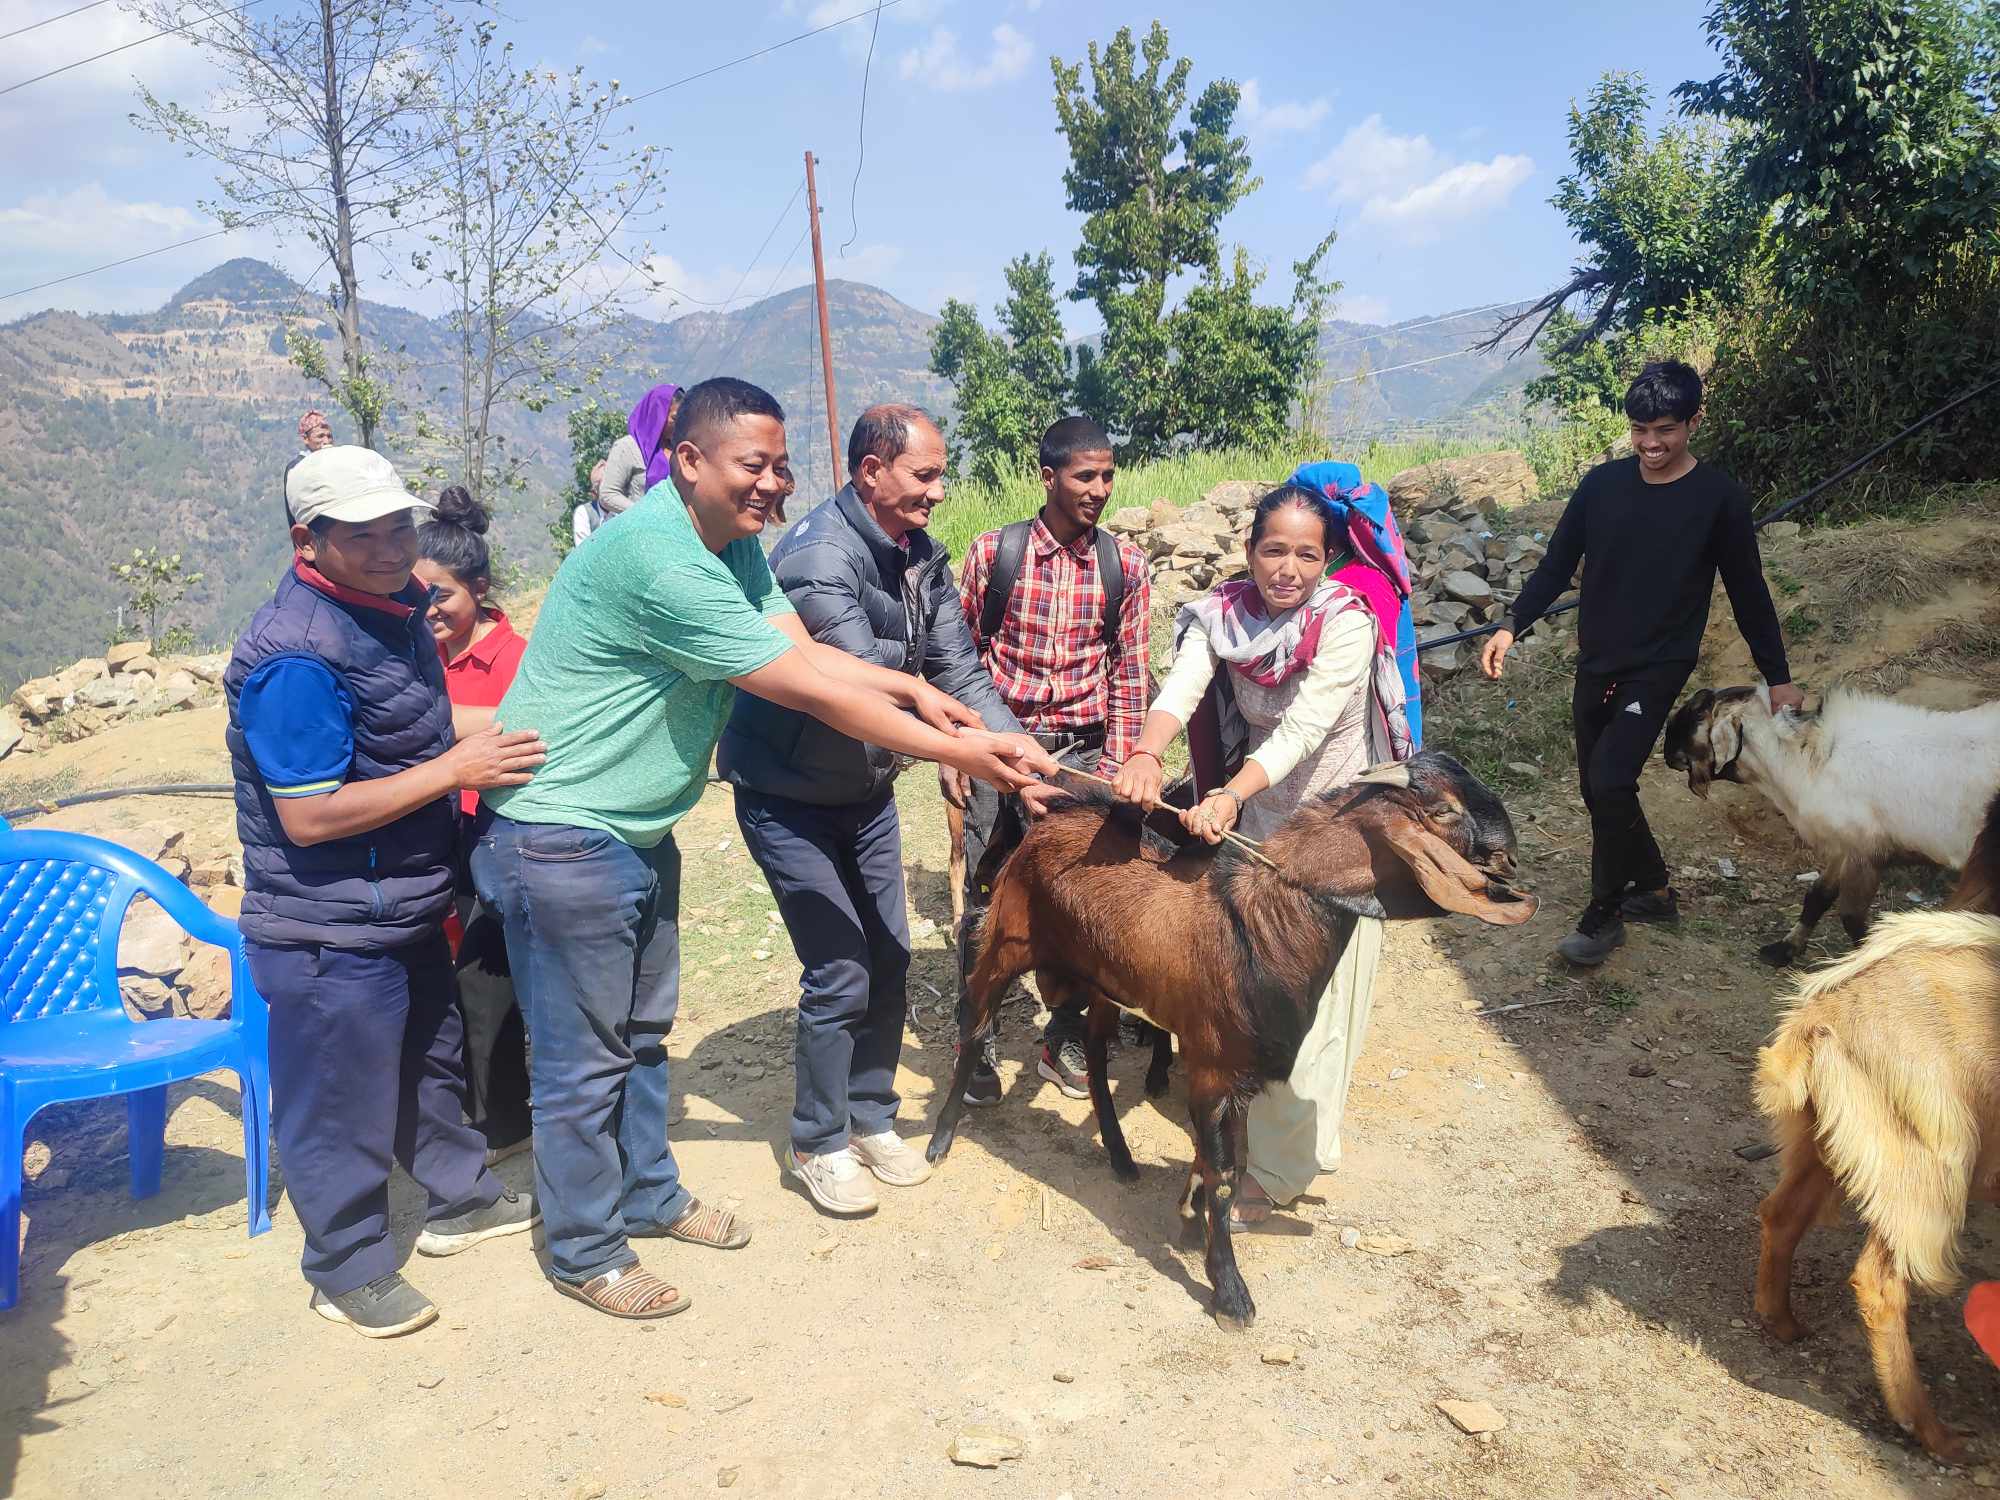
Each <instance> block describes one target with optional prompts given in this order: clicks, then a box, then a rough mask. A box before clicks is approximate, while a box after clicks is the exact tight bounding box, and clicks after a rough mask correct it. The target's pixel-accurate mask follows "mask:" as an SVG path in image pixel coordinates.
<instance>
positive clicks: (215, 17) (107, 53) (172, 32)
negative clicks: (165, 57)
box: [0, 0, 264, 98]
mask: <svg viewBox="0 0 2000 1500" xmlns="http://www.w3.org/2000/svg"><path fill="white" fill-rule="evenodd" d="M263 3H264V0H248V3H247V4H244V5H239V6H237V7H236V8H235V9H234V10H219V11H216V12H215V13H214V14H212V15H210V14H206V13H204V14H203V15H202V16H201V17H199V18H198V19H196V20H193V21H187V22H184V23H183V24H181V25H179V26H169V27H167V28H166V30H164V31H154V32H148V33H147V34H146V35H145V36H142V37H140V38H139V39H138V40H137V41H132V42H125V43H122V44H121V45H119V46H116V47H107V48H105V49H104V50H103V51H102V52H93V53H91V54H90V56H88V57H79V58H78V59H77V60H76V61H75V62H73V63H64V64H63V65H62V66H61V67H60V68H50V69H49V70H48V72H46V73H37V74H36V75H35V76H34V77H33V78H23V79H22V80H21V81H20V82H19V83H10V84H8V85H7V87H5V88H4V89H0V98H4V97H6V96H7V95H8V94H11V93H13V92H14V91H15V90H16V89H24V88H26V87H27V86H28V85H29V84H31V83H40V82H41V81H42V80H43V79H44V78H53V77H55V76H56V75H57V74H58V73H67V72H69V71H70V70H71V69H73V68H81V67H83V66H84V65H85V64H86V63H94V62H96V61H98V60H99V59H100V58H106V57H115V56H117V55H118V54H119V53H120V52H130V51H131V50H132V49H133V48H134V47H143V46H145V45H146V43H148V42H157V41H158V40H159V39H160V38H161V37H163V36H179V35H180V34H181V33H182V32H183V31H192V30H194V28H195V27H197V26H199V25H201V24H202V22H204V21H220V20H221V19H222V18H223V17H224V16H240V15H242V14H243V12H244V11H246V10H249V9H251V8H252V7H254V6H258V5H262V4H263ZM83 8H84V9H85V10H88V9H89V8H90V7H89V6H85V7H83ZM72 14H74V12H72Z"/></svg>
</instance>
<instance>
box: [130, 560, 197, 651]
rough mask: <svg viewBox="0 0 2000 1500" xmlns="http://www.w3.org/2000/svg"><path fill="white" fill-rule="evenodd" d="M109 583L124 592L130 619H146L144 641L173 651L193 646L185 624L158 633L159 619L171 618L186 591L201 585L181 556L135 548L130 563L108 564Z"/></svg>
mask: <svg viewBox="0 0 2000 1500" xmlns="http://www.w3.org/2000/svg"><path fill="white" fill-rule="evenodd" d="M111 581H112V582H113V583H116V584H117V585H118V586H119V587H121V588H122V589H124V590H125V606H126V608H128V609H130V610H131V611H132V617H133V619H134V620H135V621H136V620H138V619H139V617H141V616H144V617H145V621H146V638H147V639H148V640H150V641H151V642H153V644H154V645H155V646H157V647H159V649H161V650H163V651H172V650H183V649H185V648H186V647H188V646H190V645H192V644H193V641H194V633H193V632H192V631H191V630H189V629H188V627H187V626H185V625H174V624H171V623H169V624H168V626H167V629H166V632H165V633H164V634H162V633H161V630H160V618H161V616H162V615H167V616H169V617H170V616H171V612H172V610H173V608H174V606H175V605H177V604H179V603H180V602H181V600H182V599H184V598H186V597H187V592H188V590H189V589H191V588H193V587H194V586H195V585H196V584H198V583H200V582H201V574H199V573H194V572H190V571H189V570H188V568H187V566H186V565H185V564H184V563H183V562H182V561H181V555H180V553H178V552H162V551H161V550H160V549H159V548H158V547H134V548H133V549H132V558H131V561H129V562H121V563H113V564H112V565H111Z"/></svg>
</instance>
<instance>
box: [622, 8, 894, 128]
mask: <svg viewBox="0 0 2000 1500" xmlns="http://www.w3.org/2000/svg"><path fill="white" fill-rule="evenodd" d="M902 3H903V0H882V3H881V4H880V5H877V6H876V7H875V8H874V9H875V11H877V12H879V11H885V10H893V9H894V8H895V7H896V6H898V5H901V4H902ZM872 13H873V12H870V11H866V10H857V11H856V12H855V13H854V14H853V15H851V16H842V17H841V18H840V19H839V20H838V21H828V22H827V23H826V24H825V25H824V26H815V27H813V29H812V30H811V31H801V32H800V33H799V34H798V35H797V36H788V37H786V38H785V39H784V40H783V41H782V42H773V43H771V45H770V46H768V47H759V48H758V49H757V50H756V51H755V52H746V53H744V54H743V55H742V56H741V57H732V58H731V59H730V60H729V61H728V62H725V63H717V64H716V65H715V66H714V67H712V68H703V69H702V70H701V71H700V72H699V73H690V74H688V76H687V77H685V78H676V79H675V80H674V81H673V82H672V83H663V84H661V85H660V86H659V87H658V88H656V89H647V90H646V92H645V93H643V94H634V95H633V96H632V97H631V98H629V99H625V100H622V101H621V104H637V103H638V102H639V101H640V100H641V99H651V98H653V97H654V96H656V95H659V94H664V93H666V92H667V91H668V90H669V89H677V88H679V87H680V86H681V85H682V84H684V83H693V82H695V81H696V80H697V79H701V78H707V77H708V76H710V75H711V74H714V73H720V72H721V71H722V70H723V69H724V68H733V67H736V66H737V65H738V64H739V63H747V62H755V61H756V60H757V59H758V58H760V57H768V56H769V55H770V54H771V53H773V52H777V51H779V50H781V49H782V48H785V47H789V46H791V45H792V44H793V43H795V42H803V41H808V40H810V39H811V38H813V37H816V36H818V35H819V34H820V33H821V32H825V31H832V30H833V29H834V28H835V27H837V26H845V25H846V24H847V23H848V22H849V21H858V20H860V19H861V18H862V17H863V16H865V15H869V14H872Z"/></svg>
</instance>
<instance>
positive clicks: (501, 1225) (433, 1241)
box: [417, 1188, 542, 1255]
mask: <svg viewBox="0 0 2000 1500" xmlns="http://www.w3.org/2000/svg"><path fill="white" fill-rule="evenodd" d="M541 1222H542V1213H541V1210H540V1209H538V1208H536V1207H535V1199H534V1195H533V1194H532V1193H530V1194H528V1195H526V1196H523V1195H521V1194H519V1193H516V1192H515V1191H514V1190H513V1189H512V1188H502V1189H501V1190H500V1196H499V1197H497V1198H495V1199H494V1200H493V1201H492V1202H491V1203H489V1204H487V1205H486V1207H484V1208H475V1209H474V1210H472V1212H471V1213H469V1214H459V1215H458V1216H457V1217H455V1218H450V1219H433V1220H431V1222H430V1223H428V1224H426V1225H425V1226H424V1232H423V1233H422V1234H420V1235H418V1236H417V1254H419V1255H456V1254H458V1252H459V1251H461V1250H470V1249H471V1248H472V1247H473V1246H474V1245H476V1244H478V1243H479V1242H480V1241H481V1240H491V1239H497V1238H499V1236H501V1235H503V1234H519V1233H521V1231H523V1230H524V1229H533V1228H534V1227H535V1226H536V1225H537V1224H539V1223H541Z"/></svg>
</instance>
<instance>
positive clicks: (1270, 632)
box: [1174, 578, 1416, 760]
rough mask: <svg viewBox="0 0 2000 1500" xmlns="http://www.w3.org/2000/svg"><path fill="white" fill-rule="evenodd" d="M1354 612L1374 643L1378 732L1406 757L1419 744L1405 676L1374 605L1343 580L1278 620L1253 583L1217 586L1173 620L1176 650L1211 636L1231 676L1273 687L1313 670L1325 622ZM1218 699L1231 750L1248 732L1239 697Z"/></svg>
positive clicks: (1323, 586)
mask: <svg viewBox="0 0 2000 1500" xmlns="http://www.w3.org/2000/svg"><path fill="white" fill-rule="evenodd" d="M1350 609H1358V610H1360V611H1361V613H1362V615H1363V616H1364V617H1365V618H1366V619H1367V621H1368V624H1369V629H1370V631H1371V633H1372V634H1373V637H1374V641H1375V661H1374V666H1373V669H1372V671H1371V673H1370V680H1371V685H1372V687H1373V689H1374V690H1373V692H1372V693H1371V694H1370V695H1369V696H1370V698H1371V699H1372V700H1373V703H1374V706H1375V710H1376V713H1377V714H1378V715H1379V716H1380V722H1379V723H1378V724H1377V725H1376V726H1375V727H1376V728H1378V729H1379V730H1380V731H1381V733H1382V737H1383V740H1384V742H1385V743H1386V744H1387V746H1388V747H1389V751H1390V754H1391V756H1392V757H1393V758H1394V759H1396V760H1408V759H1409V758H1410V757H1411V755H1413V754H1415V753H1416V747H1415V745H1414V743H1413V741H1412V740H1411V736H1410V720H1409V715H1408V713H1407V712H1406V711H1405V707H1404V692H1403V674H1402V672H1401V670H1400V669H1399V668H1398V666H1397V665H1396V651H1395V647H1394V646H1393V645H1391V644H1390V643H1388V642H1386V641H1385V640H1384V639H1383V632H1382V629H1381V627H1380V626H1379V625H1378V624H1377V623H1376V620H1375V612H1374V611H1373V610H1372V609H1370V608H1369V605H1368V601H1367V600H1366V599H1364V598H1363V597H1362V596H1361V595H1360V594H1359V593H1358V592H1356V591H1355V590H1354V589H1352V588H1350V587H1349V586H1348V585H1346V584H1344V583H1342V582H1340V581H1339V580H1338V579H1334V578H1323V579H1321V580H1320V584H1319V587H1318V588H1317V589H1315V590H1314V591H1313V594H1312V597H1311V598H1310V599H1308V600H1306V602H1305V603H1304V604H1299V605H1294V606H1293V607H1292V608H1291V609H1288V610H1286V611H1284V613H1282V614H1277V615H1272V614H1267V613H1265V609H1264V596H1263V595H1261V594H1259V593H1258V592H1257V585H1256V584H1254V583H1252V582H1251V581H1250V580H1249V579H1247V578H1238V579H1234V580H1232V581H1230V582H1228V583H1223V584H1218V585H1217V586H1216V587H1215V588H1214V589H1212V590H1211V591H1210V592H1209V593H1208V594H1207V595H1205V596H1204V597H1202V598H1200V599H1196V600H1193V601H1192V602H1190V603H1187V604H1183V605H1182V606H1181V608H1180V613H1179V615H1178V616H1177V617H1176V618H1175V622H1174V645H1175V647H1176V649H1178V648H1179V646H1180V643H1181V641H1182V640H1183V639H1185V637H1186V635H1187V633H1188V632H1189V631H1190V630H1200V631H1201V632H1202V633H1203V634H1205V635H1206V636H1207V637H1208V644H1209V648H1210V649H1211V650H1213V651H1214V652H1215V654H1216V656H1218V657H1219V658H1220V659H1221V660H1223V661H1225V662H1227V663H1229V667H1230V670H1231V671H1233V672H1239V673H1241V674H1242V675H1243V676H1244V677H1247V678H1248V679H1249V680H1250V681H1252V682H1254V683H1256V684H1258V685H1259V686H1260V687H1267V688H1274V687H1278V686H1279V685H1281V684H1282V683H1284V682H1285V681H1287V680H1288V679H1290V678H1292V677H1294V676H1296V675H1297V674H1299V673H1300V672H1303V671H1305V669H1306V668H1307V667H1309V666H1311V665H1312V661H1313V658H1314V657H1315V656H1317V655H1318V654H1319V647H1320V638H1321V636H1322V635H1324V634H1325V631H1326V626H1327V623H1328V622H1329V621H1330V620H1332V619H1333V617H1334V616H1335V615H1338V614H1340V613H1341V612H1342V611H1344V610H1350ZM1219 696H1221V698H1222V702H1221V704H1220V705H1219V707H1220V716H1221V720H1222V722H1221V726H1220V727H1221V730H1222V740H1223V743H1224V744H1225V745H1228V744H1232V743H1234V742H1236V741H1237V740H1238V739H1240V738H1242V737H1244V736H1245V735H1246V734H1247V732H1248V731H1247V727H1246V726H1245V725H1244V724H1243V722H1242V715H1241V713H1240V712H1239V711H1238V710H1237V708H1236V702H1235V698H1234V697H1233V695H1219Z"/></svg>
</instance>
